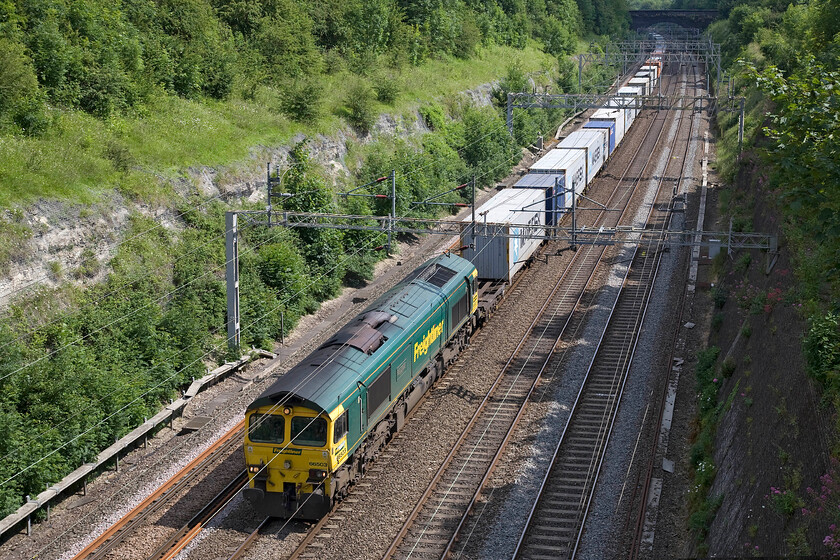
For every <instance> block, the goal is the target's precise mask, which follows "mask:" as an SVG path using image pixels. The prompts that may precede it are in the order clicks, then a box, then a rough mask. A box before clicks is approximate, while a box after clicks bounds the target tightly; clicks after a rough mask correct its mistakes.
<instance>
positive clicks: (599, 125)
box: [583, 118, 616, 156]
mask: <svg viewBox="0 0 840 560" xmlns="http://www.w3.org/2000/svg"><path fill="white" fill-rule="evenodd" d="M583 128H595V129H601V130H606V131H607V155H608V156H610V155H612V153H613V152H614V151H615V136H616V130H615V120H614V119H613V120H609V121H606V120H604V121H602V120H596V119H594V118H590V119H589V122H587V123H586V124H584V125H583Z"/></svg>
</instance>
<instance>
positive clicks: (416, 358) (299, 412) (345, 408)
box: [244, 254, 478, 519]
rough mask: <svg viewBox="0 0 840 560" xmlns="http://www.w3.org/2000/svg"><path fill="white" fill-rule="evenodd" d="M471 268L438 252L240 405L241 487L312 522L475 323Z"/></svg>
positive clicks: (268, 510)
mask: <svg viewBox="0 0 840 560" xmlns="http://www.w3.org/2000/svg"><path fill="white" fill-rule="evenodd" d="M477 290H478V286H477V271H476V268H475V266H473V265H472V264H471V263H470V262H469V261H468V260H465V259H462V258H461V257H458V256H455V255H451V254H443V255H440V256H438V257H435V258H433V259H431V260H429V261H428V262H426V263H425V264H424V265H423V266H421V267H420V268H418V269H417V270H415V271H413V272H412V273H411V274H409V276H408V277H406V279H405V280H403V281H402V282H400V283H399V284H397V285H396V286H395V287H394V288H392V289H391V290H389V291H388V292H386V293H385V294H383V295H382V296H381V297H380V298H378V299H377V300H376V301H375V302H374V303H373V304H371V305H370V306H369V307H368V308H367V309H365V310H364V311H363V312H362V313H361V314H360V315H359V316H358V317H356V318H355V319H353V320H352V321H350V322H349V323H348V324H347V325H346V326H344V327H343V328H341V329H340V330H339V331H338V332H337V333H336V334H335V335H334V336H333V337H332V338H330V339H329V340H327V341H326V342H325V343H324V344H322V345H321V346H320V347H319V348H318V349H316V350H315V351H314V352H312V353H311V354H310V355H309V356H307V357H306V358H305V359H303V360H302V361H301V362H300V363H299V364H298V365H296V366H295V367H293V368H292V369H291V370H289V372H288V373H286V374H285V375H283V376H282V377H281V378H280V379H279V380H278V381H277V382H276V383H274V384H273V385H272V386H271V387H269V388H268V389H267V390H266V391H265V392H263V393H262V394H261V395H260V396H259V397H258V398H257V399H256V400H255V401H254V402H253V403H251V404H250V405H249V406H248V409H247V411H246V413H245V415H246V426H247V429H246V433H245V463H246V466H247V470H248V477H249V483H248V488H246V489H245V491H244V494H245V497H246V499H248V500H249V501H250V502H251V503H252V504H253V506H254V507H255V509H256V510H257V511H259V512H260V513H263V514H265V515H269V516H274V517H284V518H288V517H294V518H299V519H318V518H320V517H323V516H324V515H325V514H326V513H327V512H329V511H330V509H331V508H332V505H333V504H334V503H335V502H337V501H339V500H341V499H342V498H343V497H344V496H345V495H346V494H347V492H348V490H349V488H350V486H351V484H353V483H354V482H355V481H356V480H357V479H358V478H359V477H360V476H361V475H362V473H363V472H364V471H365V466H366V465H367V464H368V463H369V462H370V461H371V459H372V458H373V457H374V456H375V455H376V453H377V452H378V451H379V449H380V448H381V447H382V446H384V445H385V443H387V441H388V440H389V439H390V438H391V437H392V436H393V435H394V434H395V433H396V432H397V431H398V430H399V429H400V428H401V427H402V425H403V422H404V421H405V417H406V415H407V414H408V412H409V411H410V410H411V409H412V408H413V407H414V406H415V405H416V404H417V403H418V402H419V401H420V398H421V397H422V396H423V394H424V393H425V392H426V391H427V390H428V389H429V387H431V385H432V384H433V383H434V381H435V380H436V379H437V378H438V377H439V376H440V375H442V374H443V371H444V368H445V366H446V365H448V363H450V362H451V361H453V360H454V359H455V357H456V356H457V355H458V353H459V352H460V351H461V350H462V349H463V348H464V347H465V346H466V345H467V343H468V341H469V337H470V334H471V333H472V331H473V329H474V328H475V325H476V317H475V316H476V310H477V308H478V291H477Z"/></svg>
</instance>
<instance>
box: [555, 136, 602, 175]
mask: <svg viewBox="0 0 840 560" xmlns="http://www.w3.org/2000/svg"><path fill="white" fill-rule="evenodd" d="M557 147H558V148H569V149H582V150H585V151H586V184H587V185H590V184H592V180H593V179H594V178H595V175H597V174H598V171H600V170H601V167H602V166H603V165H604V161H605V160H606V157H607V139H606V133H605V132H604V131H602V130H587V129H584V130H576V131H575V132H572V133H571V134H569V135H568V136H567V137H566V138H564V139H563V140H561V141H560V143H559V144H558V145H557Z"/></svg>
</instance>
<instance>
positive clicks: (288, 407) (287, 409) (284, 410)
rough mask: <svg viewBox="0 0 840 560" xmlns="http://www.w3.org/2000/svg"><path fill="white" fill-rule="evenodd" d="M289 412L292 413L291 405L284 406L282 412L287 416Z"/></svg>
mask: <svg viewBox="0 0 840 560" xmlns="http://www.w3.org/2000/svg"><path fill="white" fill-rule="evenodd" d="M291 413H292V407H291V406H287V407H286V408H284V409H283V414H285V415H286V416H288V415H289V414H291Z"/></svg>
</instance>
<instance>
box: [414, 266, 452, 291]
mask: <svg viewBox="0 0 840 560" xmlns="http://www.w3.org/2000/svg"><path fill="white" fill-rule="evenodd" d="M453 276H455V271H454V270H452V269H451V268H447V267H445V266H441V265H439V264H434V265H432V266H429V267H428V268H426V269H424V270H423V272H421V273H420V274H419V275H418V276H417V279H418V280H424V281H426V282H428V283H429V284H432V285H433V286H437V287H438V288H442V287H443V286H445V285H446V283H447V282H449V281H450V280H452V277H453Z"/></svg>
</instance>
